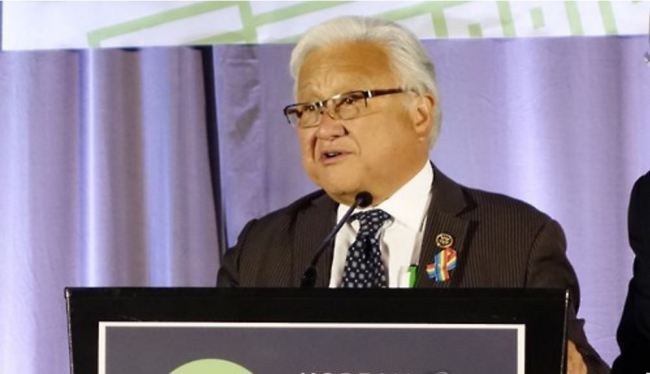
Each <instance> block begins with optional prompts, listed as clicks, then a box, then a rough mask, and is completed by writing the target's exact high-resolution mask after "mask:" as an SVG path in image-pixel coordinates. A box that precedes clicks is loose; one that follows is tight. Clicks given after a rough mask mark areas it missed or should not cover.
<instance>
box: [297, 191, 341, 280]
mask: <svg viewBox="0 0 650 374" xmlns="http://www.w3.org/2000/svg"><path fill="white" fill-rule="evenodd" d="M337 206H338V204H337V203H336V202H335V201H334V200H332V199H330V198H329V197H328V196H327V195H326V194H323V195H322V196H320V197H318V198H316V199H314V200H313V201H312V203H311V206H309V207H308V208H307V209H305V210H303V211H301V212H300V213H299V214H298V215H297V219H296V226H295V230H296V233H295V235H294V238H295V241H294V245H293V249H292V250H293V259H294V261H293V283H294V286H299V285H300V280H301V279H302V275H303V273H304V272H305V270H307V267H309V263H310V262H311V260H312V258H313V257H314V255H315V254H316V250H317V249H318V247H319V246H320V245H321V243H322V242H323V240H324V239H325V237H326V236H327V234H328V233H329V231H330V230H331V229H332V228H333V227H334V225H335V224H336V208H337ZM333 247H334V243H333V242H332V243H330V244H329V245H328V247H327V248H326V249H325V252H324V253H323V255H322V256H321V257H320V259H319V261H318V263H317V264H316V270H317V272H318V275H317V278H316V287H327V286H328V285H329V279H330V272H331V267H332V255H333Z"/></svg>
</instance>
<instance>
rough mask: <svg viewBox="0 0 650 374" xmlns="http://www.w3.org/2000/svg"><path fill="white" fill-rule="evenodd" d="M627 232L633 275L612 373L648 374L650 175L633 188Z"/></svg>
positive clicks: (649, 338) (649, 337) (618, 334)
mask: <svg viewBox="0 0 650 374" xmlns="http://www.w3.org/2000/svg"><path fill="white" fill-rule="evenodd" d="M628 231H629V235H630V246H631V247H632V250H633V251H634V254H635V255H636V257H635V259H634V275H633V277H632V280H631V281H630V287H629V290H628V294H627V300H626V302H625V308H624V309H623V316H622V317H621V323H620V324H619V326H618V332H617V340H618V345H619V347H620V348H621V355H620V356H619V357H618V358H617V359H616V360H615V361H614V364H613V365H612V373H616V374H618V373H620V374H639V373H641V374H642V373H647V372H650V172H648V173H647V174H646V175H644V176H642V177H641V178H639V180H637V181H636V183H635V184H634V188H632V195H631V197H630V207H629V209H628Z"/></svg>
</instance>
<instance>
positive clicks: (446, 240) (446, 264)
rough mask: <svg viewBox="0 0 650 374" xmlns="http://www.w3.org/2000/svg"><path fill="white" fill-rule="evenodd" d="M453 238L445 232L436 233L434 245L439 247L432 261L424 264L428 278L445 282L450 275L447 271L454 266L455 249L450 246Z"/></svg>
mask: <svg viewBox="0 0 650 374" xmlns="http://www.w3.org/2000/svg"><path fill="white" fill-rule="evenodd" d="M453 244H454V238H453V237H452V236H451V235H449V234H447V233H444V232H443V233H440V234H438V235H436V245H437V246H438V248H440V249H441V251H440V252H438V253H437V254H436V255H435V257H434V258H433V263H431V264H428V265H427V266H426V272H427V275H428V276H429V279H435V280H436V282H446V281H448V280H449V279H450V278H451V276H450V275H449V273H450V272H451V271H452V270H454V269H455V268H456V250H454V248H453V247H452V245H453Z"/></svg>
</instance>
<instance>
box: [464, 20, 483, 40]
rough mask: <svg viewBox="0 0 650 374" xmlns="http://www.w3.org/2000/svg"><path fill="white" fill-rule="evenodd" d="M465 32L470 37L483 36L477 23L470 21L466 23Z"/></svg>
mask: <svg viewBox="0 0 650 374" xmlns="http://www.w3.org/2000/svg"><path fill="white" fill-rule="evenodd" d="M467 32H468V34H469V36H471V37H472V38H480V37H482V36H483V29H482V28H481V25H480V24H478V23H471V24H469V25H467Z"/></svg>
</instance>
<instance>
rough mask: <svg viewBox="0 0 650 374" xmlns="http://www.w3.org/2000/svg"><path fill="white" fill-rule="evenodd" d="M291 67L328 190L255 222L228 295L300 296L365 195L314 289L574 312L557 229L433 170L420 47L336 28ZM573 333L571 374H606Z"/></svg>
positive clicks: (304, 133)
mask: <svg viewBox="0 0 650 374" xmlns="http://www.w3.org/2000/svg"><path fill="white" fill-rule="evenodd" d="M290 65H291V66H290V69H291V73H292V75H293V77H294V79H295V95H296V99H297V102H298V104H294V105H289V106H287V107H286V108H285V115H286V116H287V118H288V119H289V120H290V122H291V123H292V124H293V125H294V126H295V127H296V131H297V135H298V138H299V141H300V146H301V150H302V162H303V167H304V169H305V171H306V172H307V174H308V175H309V177H310V178H311V179H312V180H313V181H314V182H315V183H316V184H317V185H319V186H320V187H321V188H322V189H323V190H322V191H318V192H315V193H313V194H310V195H308V196H306V197H303V198H302V199H300V200H298V201H296V202H294V203H293V204H291V205H290V206H288V207H286V208H284V209H280V210H279V211H276V212H273V213H271V214H269V215H267V216H265V217H263V218H261V219H259V220H253V221H251V222H249V223H248V224H247V225H246V227H245V228H244V229H243V230H242V233H241V235H240V237H239V240H238V243H237V245H236V246H235V247H234V248H233V249H232V250H230V251H229V253H228V254H227V255H226V256H225V258H224V261H223V266H222V268H221V269H220V271H219V276H218V284H219V285H220V286H245V287H296V286H298V285H299V284H300V280H301V277H302V274H303V272H304V271H305V269H307V268H308V267H309V264H310V261H312V259H313V258H314V255H315V253H314V252H315V249H316V248H317V247H318V246H319V244H320V243H321V242H322V241H323V238H325V237H326V235H327V234H328V232H329V231H330V230H331V229H332V227H334V225H335V222H336V221H337V220H340V219H341V218H342V217H343V216H344V214H345V212H346V211H347V210H348V208H349V207H350V206H351V205H353V204H354V203H355V199H356V197H357V196H358V194H359V193H360V192H364V191H367V192H369V193H370V194H371V195H372V197H373V199H372V207H371V209H370V210H368V209H365V210H364V209H361V210H357V211H358V212H359V211H360V213H355V215H353V216H352V218H353V219H352V220H351V221H348V222H346V224H345V225H344V226H343V228H342V229H341V231H340V232H339V233H338V234H337V235H336V237H335V238H334V240H333V245H332V244H330V245H329V246H328V247H326V251H325V254H324V255H323V257H321V259H320V261H318V262H317V264H316V269H317V275H318V276H317V279H316V282H317V286H319V287H327V286H329V287H365V286H370V287H408V286H411V285H412V286H415V287H450V286H451V287H561V288H569V289H570V291H571V295H572V298H573V305H574V306H575V307H576V309H577V307H578V303H579V294H578V285H577V279H576V276H575V273H574V271H573V269H572V267H571V265H570V264H569V262H568V260H567V258H566V256H565V241H564V236H563V233H562V230H561V228H560V226H559V225H558V224H557V222H555V221H553V220H552V219H550V218H549V217H548V216H546V215H545V214H543V213H541V212H539V211H537V210H535V209H534V208H533V207H531V206H529V205H527V204H525V203H523V202H520V201H517V200H514V199H511V198H508V197H505V196H502V195H497V194H492V193H487V192H483V191H478V190H474V189H469V188H466V187H463V186H460V185H458V184H456V183H455V182H454V181H452V180H451V179H449V178H448V177H446V176H445V175H444V174H443V173H442V172H441V171H439V170H438V169H436V168H435V167H434V166H433V165H432V164H431V163H430V162H429V159H428V157H429V150H430V147H431V146H432V145H433V144H434V143H435V140H436V138H437V135H438V132H439V126H440V106H439V100H438V93H437V88H436V85H435V77H434V68H433V64H432V63H431V61H430V60H429V58H428V56H427V55H426V53H425V51H424V50H423V48H422V46H421V45H420V43H419V41H418V40H417V38H415V36H414V35H412V34H411V33H410V32H408V31H407V30H405V29H403V28H402V27H400V26H398V25H396V24H394V23H391V22H386V21H382V20H377V19H370V18H359V17H343V18H338V19H335V20H332V21H329V22H326V23H324V24H321V25H318V26H316V27H314V28H312V29H311V30H309V31H308V32H307V33H306V34H305V35H304V36H303V37H302V38H301V40H300V41H299V42H298V44H297V45H296V47H295V48H294V50H293V52H292V56H291V64H290ZM572 313H574V311H573V310H572ZM573 316H574V315H573ZM569 330H570V332H569V337H570V339H571V340H572V341H570V342H569V344H568V367H569V373H584V372H586V367H587V366H588V367H589V369H590V371H589V372H590V373H601V372H602V373H604V372H607V367H606V365H605V364H604V363H603V362H602V360H600V357H598V354H596V352H594V350H593V349H592V348H591V347H590V346H589V344H588V343H587V341H586V338H585V337H584V333H583V331H582V325H581V324H580V323H578V321H577V320H575V318H572V319H571V325H570V327H569ZM574 342H575V343H576V344H574ZM576 346H577V348H576Z"/></svg>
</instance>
